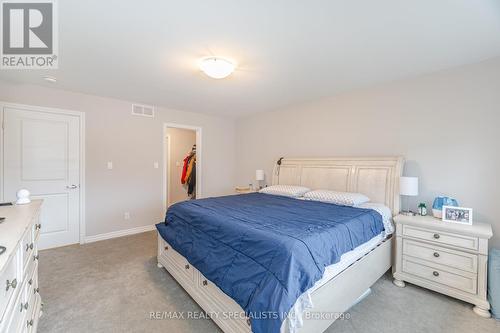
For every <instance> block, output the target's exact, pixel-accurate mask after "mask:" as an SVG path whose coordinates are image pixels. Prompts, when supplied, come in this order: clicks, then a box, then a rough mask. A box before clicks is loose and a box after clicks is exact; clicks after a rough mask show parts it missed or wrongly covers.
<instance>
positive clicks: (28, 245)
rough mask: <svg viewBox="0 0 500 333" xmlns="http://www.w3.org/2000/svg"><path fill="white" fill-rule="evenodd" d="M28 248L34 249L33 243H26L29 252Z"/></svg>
mask: <svg viewBox="0 0 500 333" xmlns="http://www.w3.org/2000/svg"><path fill="white" fill-rule="evenodd" d="M28 250H33V243H31V244H26V252H28Z"/></svg>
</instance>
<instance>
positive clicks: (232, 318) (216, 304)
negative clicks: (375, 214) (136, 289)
mask: <svg viewBox="0 0 500 333" xmlns="http://www.w3.org/2000/svg"><path fill="white" fill-rule="evenodd" d="M403 163H404V161H403V158H402V157H378V158H365V157H363V158H314V159H311V158H290V159H288V158H286V159H282V160H281V165H279V166H278V165H276V166H275V168H274V171H273V184H274V185H275V184H283V185H302V186H306V187H309V188H312V189H320V188H321V189H330V190H337V191H345V192H359V193H363V194H365V195H367V196H368V197H369V198H370V199H371V201H372V202H379V203H384V204H385V205H386V206H388V207H389V208H390V209H391V211H392V213H393V215H396V214H398V213H399V208H400V196H399V177H400V176H401V174H402V170H403ZM391 253H392V238H389V239H386V240H385V241H383V242H382V243H381V244H379V245H378V246H376V247H375V248H374V249H372V250H371V251H370V252H369V253H367V254H366V255H365V256H363V257H362V258H360V259H359V260H357V261H356V262H354V263H353V264H352V265H350V266H349V267H347V268H346V269H345V270H343V271H342V272H341V273H339V274H338V275H336V276H335V277H334V278H332V279H331V280H330V281H328V282H327V283H325V284H324V285H323V286H321V287H320V288H318V289H316V290H315V291H313V292H312V293H311V299H312V302H313V305H314V307H313V308H312V309H307V310H306V311H305V312H304V315H303V321H304V325H303V327H302V328H300V329H299V330H298V332H300V333H307V332H310V333H313V332H314V333H317V332H323V331H325V330H326V329H327V328H328V327H329V326H330V325H331V324H332V323H333V322H334V321H335V320H336V319H337V317H338V315H341V314H342V313H344V312H345V311H347V310H348V309H349V308H350V307H351V306H352V305H353V304H354V303H355V302H356V300H358V299H359V298H360V297H361V296H362V295H363V294H364V293H365V292H366V290H367V289H369V288H370V287H371V286H372V285H373V284H374V283H375V282H376V281H377V280H378V279H379V278H380V277H381V276H382V275H383V274H384V273H385V272H386V271H387V270H388V269H389V268H390V267H391V258H392V256H391ZM158 267H165V268H166V269H167V271H168V272H169V273H170V274H171V275H172V276H173V277H174V278H175V279H176V280H177V281H178V282H179V284H180V285H181V286H182V287H183V288H184V289H185V290H186V291H187V292H188V293H189V294H190V295H191V297H192V298H193V299H194V300H195V301H196V302H197V303H198V304H199V305H200V306H201V307H202V308H203V310H204V311H205V312H207V314H209V315H210V316H211V318H212V320H213V321H215V323H216V324H217V325H218V326H219V327H220V328H221V329H222V330H223V331H224V332H226V333H229V332H231V333H232V332H238V333H239V332H241V333H243V332H246V333H248V332H251V326H250V320H248V319H247V318H246V317H245V316H244V311H243V309H242V308H241V307H240V306H239V305H238V304H237V303H236V302H235V301H234V300H233V299H232V298H230V297H229V296H227V295H226V294H225V293H224V292H222V291H221V290H220V289H219V288H218V287H217V286H216V285H215V284H213V283H212V282H211V281H209V280H208V279H206V278H205V277H204V276H203V275H202V274H201V273H200V272H199V271H198V270H197V269H196V268H194V267H192V266H191V265H190V264H189V263H188V261H187V260H186V259H185V258H184V257H183V256H182V255H180V254H179V253H177V252H176V251H175V250H173V249H172V248H171V247H170V245H169V244H168V243H167V242H165V241H164V240H163V238H162V237H161V236H160V235H159V234H158ZM281 331H282V332H288V319H287V320H286V321H284V322H283V325H282V327H281Z"/></svg>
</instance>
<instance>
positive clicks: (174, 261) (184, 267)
mask: <svg viewBox="0 0 500 333" xmlns="http://www.w3.org/2000/svg"><path fill="white" fill-rule="evenodd" d="M161 244H162V246H161V248H160V255H161V256H162V257H163V258H165V259H166V260H167V261H168V262H169V264H170V265H171V266H172V267H175V273H174V274H176V275H177V274H178V275H181V276H183V277H184V278H187V279H188V280H189V281H190V282H194V271H195V270H194V269H193V267H192V266H191V264H190V263H189V262H188V261H187V260H186V259H185V258H184V257H183V256H181V255H180V254H179V253H178V252H177V251H175V250H174V249H173V248H172V247H171V246H170V245H169V244H168V243H167V242H165V241H163V240H162V241H161Z"/></svg>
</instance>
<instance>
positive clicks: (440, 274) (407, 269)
mask: <svg viewBox="0 0 500 333" xmlns="http://www.w3.org/2000/svg"><path fill="white" fill-rule="evenodd" d="M443 268H444V267H440V266H439V265H432V264H429V265H427V264H424V263H422V261H419V260H418V259H417V260H412V259H411V258H409V257H407V256H403V272H404V273H406V274H411V275H414V276H416V277H419V278H423V279H426V280H428V281H431V282H433V283H438V284H441V285H445V286H448V287H452V288H455V289H458V290H462V291H465V292H468V293H471V294H476V293H477V276H476V275H475V274H471V273H466V272H463V275H462V274H458V273H457V272H456V271H455V272H451V270H446V269H443Z"/></svg>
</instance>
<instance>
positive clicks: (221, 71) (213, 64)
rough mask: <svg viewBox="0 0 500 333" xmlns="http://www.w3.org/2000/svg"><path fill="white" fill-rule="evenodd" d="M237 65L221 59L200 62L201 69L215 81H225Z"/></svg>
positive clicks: (212, 58) (206, 59) (213, 58)
mask: <svg viewBox="0 0 500 333" xmlns="http://www.w3.org/2000/svg"><path fill="white" fill-rule="evenodd" d="M235 67H236V66H235V65H234V64H233V63H232V62H231V61H229V60H227V59H224V58H221V57H208V58H203V59H201V61H200V69H201V70H202V71H203V73H205V74H207V75H208V76H210V77H211V78H213V79H223V78H225V77H228V76H229V75H231V73H232V72H234V69H235Z"/></svg>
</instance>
